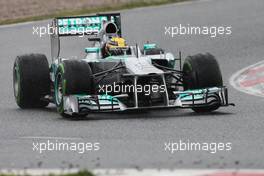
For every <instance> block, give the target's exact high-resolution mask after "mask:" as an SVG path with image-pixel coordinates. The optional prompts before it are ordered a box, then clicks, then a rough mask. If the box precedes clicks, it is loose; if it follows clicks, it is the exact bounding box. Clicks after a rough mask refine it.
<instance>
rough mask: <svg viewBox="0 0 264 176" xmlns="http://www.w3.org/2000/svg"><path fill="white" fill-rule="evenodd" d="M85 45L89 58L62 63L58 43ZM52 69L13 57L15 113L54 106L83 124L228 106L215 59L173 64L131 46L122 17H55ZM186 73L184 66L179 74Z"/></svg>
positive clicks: (147, 47)
mask: <svg viewBox="0 0 264 176" xmlns="http://www.w3.org/2000/svg"><path fill="white" fill-rule="evenodd" d="M74 36H82V37H87V38H88V40H89V41H90V42H91V43H92V47H88V48H85V52H86V57H85V58H82V59H69V58H63V57H61V56H60V42H61V40H60V39H61V38H62V37H74ZM50 38H51V59H52V62H51V64H49V63H48V60H47V58H46V56H45V55H43V54H27V55H21V56H17V58H16V60H15V63H14V68H13V83H14V84H13V85H14V95H15V99H16V103H17V105H18V106H19V107H20V108H39V107H46V106H47V105H48V104H49V103H54V104H55V105H56V107H57V110H58V112H59V113H60V114H61V115H63V116H73V117H76V116H86V115H87V114H89V113H91V112H113V111H127V110H137V109H151V108H190V109H192V110H194V111H195V112H211V111H214V110H216V109H218V108H219V107H222V106H228V105H233V104H232V103H229V102H228V90H227V88H226V87H224V86H223V81H222V75H221V71H220V68H219V65H218V63H217V61H216V59H215V58H214V56H213V55H211V54H209V53H207V54H197V55H194V56H188V57H187V58H186V59H185V61H184V63H183V64H182V59H181V54H180V53H179V57H177V58H176V57H174V55H173V54H172V53H169V52H165V50H163V49H162V48H159V47H157V45H156V44H152V43H146V44H144V46H143V47H139V46H138V45H135V46H129V45H127V43H126V41H125V39H123V38H122V32H121V16H120V14H119V13H112V14H97V15H94V16H77V17H60V18H55V19H54V20H53V21H52V28H51V35H50ZM182 65H183V66H182Z"/></svg>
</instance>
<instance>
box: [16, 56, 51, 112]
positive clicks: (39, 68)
mask: <svg viewBox="0 0 264 176" xmlns="http://www.w3.org/2000/svg"><path fill="white" fill-rule="evenodd" d="M13 88H14V96H15V100H16V103H17V105H18V106H19V107H20V108H36V107H38V108H39V107H45V106H47V105H48V104H49V102H48V101H46V100H44V97H45V96H46V95H49V94H50V74H49V64H48V60H47V58H46V56H45V55H43V54H29V55H22V56H17V58H16V60H15V63H14V67H13Z"/></svg>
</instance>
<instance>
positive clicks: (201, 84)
mask: <svg viewBox="0 0 264 176" xmlns="http://www.w3.org/2000/svg"><path fill="white" fill-rule="evenodd" d="M183 85H184V90H189V89H202V88H209V87H222V86H223V79H222V74H221V71H220V67H219V65H218V62H217V60H216V59H215V57H214V56H213V55H212V54H210V53H206V54H197V55H194V56H188V57H187V58H186V59H185V61H184V64H183ZM218 108H219V105H218V104H214V105H211V106H208V107H195V108H192V109H193V110H194V111H195V112H211V111H214V110H216V109H218Z"/></svg>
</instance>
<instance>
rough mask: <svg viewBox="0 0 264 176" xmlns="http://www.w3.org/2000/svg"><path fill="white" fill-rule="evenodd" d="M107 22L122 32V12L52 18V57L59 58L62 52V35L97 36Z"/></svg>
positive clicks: (119, 32)
mask: <svg viewBox="0 0 264 176" xmlns="http://www.w3.org/2000/svg"><path fill="white" fill-rule="evenodd" d="M105 22H112V23H114V24H115V25H116V27H117V29H118V31H117V34H118V35H119V36H121V35H122V32H121V15H120V13H107V14H96V15H90V16H74V17H58V18H54V19H53V20H52V28H51V30H52V31H50V34H51V35H50V38H51V57H52V58H53V59H54V58H58V57H59V52H60V37H63V36H80V37H84V36H96V35H98V34H99V33H100V31H101V30H102V29H103V24H104V23H105Z"/></svg>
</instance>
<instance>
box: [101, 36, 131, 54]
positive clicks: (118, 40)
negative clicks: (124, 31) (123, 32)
mask: <svg viewBox="0 0 264 176" xmlns="http://www.w3.org/2000/svg"><path fill="white" fill-rule="evenodd" d="M125 49H127V45H126V41H125V39H124V38H122V37H112V38H111V39H110V40H109V41H108V42H106V44H105V48H104V50H105V52H106V54H107V55H108V56H117V55H123V54H124V50H125Z"/></svg>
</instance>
